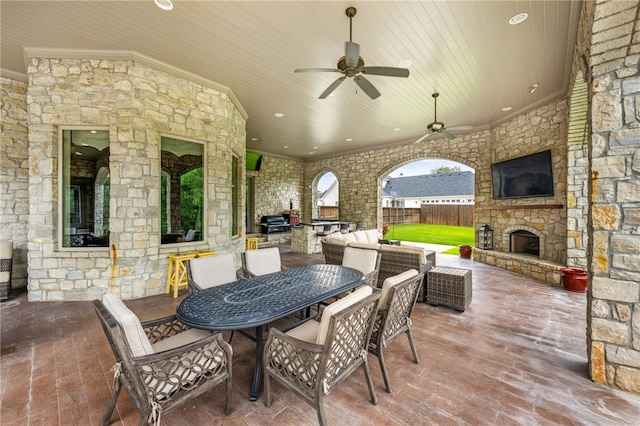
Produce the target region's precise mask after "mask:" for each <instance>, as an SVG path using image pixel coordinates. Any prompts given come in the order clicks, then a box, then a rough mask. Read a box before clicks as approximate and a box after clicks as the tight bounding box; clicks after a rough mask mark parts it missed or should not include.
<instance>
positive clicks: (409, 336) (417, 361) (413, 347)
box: [407, 328, 420, 364]
mask: <svg viewBox="0 0 640 426" xmlns="http://www.w3.org/2000/svg"><path fill="white" fill-rule="evenodd" d="M407 337H408V338H409V346H411V353H412V354H413V362H415V363H416V364H418V363H419V362H420V360H419V359H418V352H417V351H416V345H414V344H413V335H411V329H410V328H409V329H407Z"/></svg>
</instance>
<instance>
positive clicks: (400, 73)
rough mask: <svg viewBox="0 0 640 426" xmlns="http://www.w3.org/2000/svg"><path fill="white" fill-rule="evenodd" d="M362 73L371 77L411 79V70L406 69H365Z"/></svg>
mask: <svg viewBox="0 0 640 426" xmlns="http://www.w3.org/2000/svg"><path fill="white" fill-rule="evenodd" d="M360 71H361V72H363V73H364V74H369V75H384V76H387V77H409V70H408V69H406V68H395V67H363V68H362V69H361V70H360Z"/></svg>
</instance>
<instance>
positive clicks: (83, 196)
mask: <svg viewBox="0 0 640 426" xmlns="http://www.w3.org/2000/svg"><path fill="white" fill-rule="evenodd" d="M59 152H60V154H61V155H60V159H61V161H60V162H59V179H60V182H61V184H60V185H59V191H60V192H59V199H60V200H61V203H60V215H59V217H60V220H59V233H58V234H59V245H60V247H62V248H83V247H92V248H96V247H109V189H110V180H109V177H110V175H109V131H107V130H98V129H61V131H60V150H59Z"/></svg>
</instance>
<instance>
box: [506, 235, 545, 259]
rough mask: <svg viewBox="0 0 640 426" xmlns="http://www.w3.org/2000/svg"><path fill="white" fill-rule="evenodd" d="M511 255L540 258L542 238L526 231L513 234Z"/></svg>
mask: <svg viewBox="0 0 640 426" xmlns="http://www.w3.org/2000/svg"><path fill="white" fill-rule="evenodd" d="M510 251H511V253H523V254H530V255H532V256H538V257H539V256H540V238H539V237H537V236H536V235H535V234H534V233H532V232H529V231H524V230H519V231H514V232H512V233H511V248H510Z"/></svg>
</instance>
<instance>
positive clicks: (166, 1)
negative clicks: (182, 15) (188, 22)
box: [153, 0, 173, 10]
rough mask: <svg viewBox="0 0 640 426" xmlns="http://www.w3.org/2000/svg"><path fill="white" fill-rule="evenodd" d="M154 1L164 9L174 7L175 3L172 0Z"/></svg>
mask: <svg viewBox="0 0 640 426" xmlns="http://www.w3.org/2000/svg"><path fill="white" fill-rule="evenodd" d="M153 2H154V3H155V4H156V6H158V7H159V8H160V9H162V10H171V9H173V3H171V0H153Z"/></svg>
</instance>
